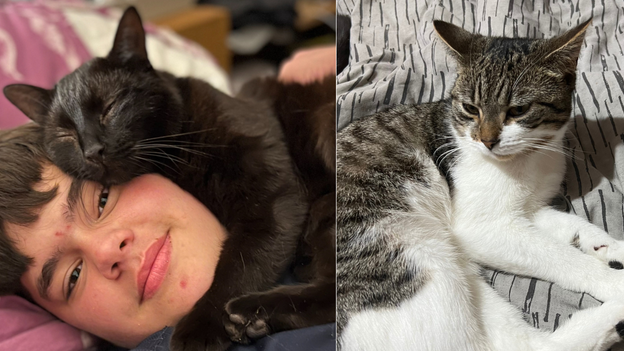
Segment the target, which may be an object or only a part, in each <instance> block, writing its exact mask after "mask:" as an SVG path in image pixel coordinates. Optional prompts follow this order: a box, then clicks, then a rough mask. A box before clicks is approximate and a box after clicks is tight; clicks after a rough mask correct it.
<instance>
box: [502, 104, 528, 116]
mask: <svg viewBox="0 0 624 351" xmlns="http://www.w3.org/2000/svg"><path fill="white" fill-rule="evenodd" d="M530 107H531V104H527V105H522V106H512V107H510V108H509V110H507V115H508V116H511V117H520V116H522V115H523V114H525V113H527V111H528V110H529V108H530Z"/></svg>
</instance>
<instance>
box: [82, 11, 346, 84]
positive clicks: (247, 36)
mask: <svg viewBox="0 0 624 351" xmlns="http://www.w3.org/2000/svg"><path fill="white" fill-rule="evenodd" d="M94 2H95V3H96V4H98V5H105V6H117V7H120V8H125V7H127V6H129V5H133V6H135V7H136V8H137V9H138V10H139V13H141V15H142V16H143V18H144V19H145V20H147V21H151V22H152V23H154V24H157V25H160V26H164V27H167V28H170V29H172V30H173V31H174V32H176V33H178V34H180V35H181V36H183V37H185V38H188V39H190V40H193V41H195V42H197V43H198V44H200V45H201V46H203V47H204V48H205V49H207V50H208V51H209V52H210V53H211V54H212V55H214V56H215V58H216V59H217V60H218V62H219V64H220V65H221V67H223V69H225V70H226V71H227V72H228V73H229V76H230V78H231V83H232V90H233V92H236V91H238V89H239V88H240V86H241V84H242V83H244V82H245V81H247V80H248V79H249V78H250V77H253V76H257V75H275V74H277V70H278V68H279V64H280V63H281V62H282V61H283V60H284V59H285V58H287V57H288V56H290V55H291V54H292V53H293V52H294V51H295V50H297V49H300V48H305V47H312V46H318V45H323V44H333V43H335V12H336V1H335V0H236V1H233V0H199V1H197V0H176V1H172V0H134V1H133V0H94Z"/></svg>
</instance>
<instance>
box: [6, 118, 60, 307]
mask: <svg viewBox="0 0 624 351" xmlns="http://www.w3.org/2000/svg"><path fill="white" fill-rule="evenodd" d="M40 136H41V127H39V126H38V125H37V124H34V123H29V124H25V125H22V126H20V127H17V128H14V129H9V130H0V296H2V295H8V294H15V293H24V291H23V288H22V284H21V283H20V278H21V277H22V275H23V274H24V273H25V272H26V270H27V269H28V266H29V265H30V264H31V263H32V261H33V260H32V258H30V257H27V256H25V255H23V254H22V253H20V252H19V251H18V250H17V249H16V248H15V243H14V242H13V240H11V239H10V238H9V237H8V234H7V232H6V224H7V223H11V224H16V225H28V224H31V223H34V222H35V221H36V220H37V218H38V210H39V209H40V208H41V206H43V205H45V204H47V203H48V202H50V201H51V200H52V199H53V198H54V196H55V195H56V188H54V189H52V190H50V191H47V192H39V191H35V190H34V189H33V187H34V185H35V184H37V183H38V182H40V181H41V173H42V170H43V165H44V164H45V163H46V162H49V161H48V158H47V157H46V155H45V152H44V149H43V146H42V140H41V139H42V138H41V137H40Z"/></svg>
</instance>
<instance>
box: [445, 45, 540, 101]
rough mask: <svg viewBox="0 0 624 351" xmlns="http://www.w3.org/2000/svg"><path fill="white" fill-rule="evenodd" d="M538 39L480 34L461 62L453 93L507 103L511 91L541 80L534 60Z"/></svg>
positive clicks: (522, 90) (520, 90)
mask: <svg viewBox="0 0 624 351" xmlns="http://www.w3.org/2000/svg"><path fill="white" fill-rule="evenodd" d="M541 42H542V41H541V40H537V39H517V38H516V39H511V38H486V37H481V38H479V41H478V42H477V43H475V48H474V52H472V53H471V56H470V58H469V59H468V60H467V61H466V62H465V63H464V64H463V65H461V66H460V74H459V76H458V79H457V82H456V84H455V87H454V89H453V94H454V95H455V96H457V97H463V98H466V99H470V100H472V101H474V102H481V103H490V102H491V103H499V104H507V103H508V102H509V99H510V98H511V97H512V94H524V93H525V92H530V91H532V89H533V87H534V86H535V85H536V84H542V83H544V82H543V78H544V77H543V76H544V75H543V74H542V72H541V69H540V68H539V65H536V64H535V63H536V62H537V61H539V58H540V55H542V45H541ZM529 86H530V87H529Z"/></svg>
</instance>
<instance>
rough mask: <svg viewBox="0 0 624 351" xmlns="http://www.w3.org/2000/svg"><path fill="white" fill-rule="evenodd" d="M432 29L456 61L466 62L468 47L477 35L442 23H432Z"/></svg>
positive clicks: (468, 53) (468, 52)
mask: <svg viewBox="0 0 624 351" xmlns="http://www.w3.org/2000/svg"><path fill="white" fill-rule="evenodd" d="M433 28H434V29H435V31H436V33H438V36H439V37H440V39H442V41H443V42H444V43H445V44H446V46H448V47H449V49H451V52H452V53H453V54H454V56H455V57H456V58H457V59H458V60H460V61H464V60H468V58H469V56H470V47H471V45H472V43H473V41H474V39H475V38H476V37H477V35H475V34H472V33H470V32H469V31H467V30H464V29H462V28H460V27H457V26H456V25H454V24H450V23H447V22H443V21H433Z"/></svg>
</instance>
